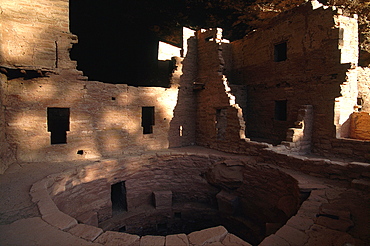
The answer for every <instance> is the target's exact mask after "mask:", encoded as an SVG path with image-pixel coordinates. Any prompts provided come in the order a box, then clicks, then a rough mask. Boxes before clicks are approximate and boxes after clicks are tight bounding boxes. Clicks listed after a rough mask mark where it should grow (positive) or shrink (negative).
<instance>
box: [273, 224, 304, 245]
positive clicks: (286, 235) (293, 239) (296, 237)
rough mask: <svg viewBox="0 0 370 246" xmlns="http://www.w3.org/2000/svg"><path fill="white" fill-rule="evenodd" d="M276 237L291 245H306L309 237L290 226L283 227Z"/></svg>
mask: <svg viewBox="0 0 370 246" xmlns="http://www.w3.org/2000/svg"><path fill="white" fill-rule="evenodd" d="M275 235H276V236H278V237H281V238H283V239H284V240H285V241H287V242H288V243H289V244H290V245H305V243H306V242H307V241H308V236H307V235H306V234H305V233H304V232H302V231H299V230H297V229H295V228H293V227H290V226H288V225H285V226H283V227H282V228H281V229H280V230H278V231H277V232H276V234H275Z"/></svg>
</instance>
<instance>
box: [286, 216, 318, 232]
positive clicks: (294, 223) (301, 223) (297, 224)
mask: <svg viewBox="0 0 370 246" xmlns="http://www.w3.org/2000/svg"><path fill="white" fill-rule="evenodd" d="M313 223H314V222H313V220H312V219H310V218H308V217H304V216H298V215H297V216H293V217H291V218H290V219H289V220H288V222H287V223H286V225H288V226H290V227H293V228H296V229H298V230H300V231H305V230H308V229H309V228H310V227H311V226H312V225H313Z"/></svg>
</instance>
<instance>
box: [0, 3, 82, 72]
mask: <svg viewBox="0 0 370 246" xmlns="http://www.w3.org/2000/svg"><path fill="white" fill-rule="evenodd" d="M68 4H69V2H68V1H67V0H55V1H54V0H19V1H13V0H4V1H2V2H1V23H0V25H1V28H0V40H2V42H1V46H0V64H1V65H2V66H6V67H22V68H32V69H55V68H69V67H74V66H75V63H73V62H71V61H70V60H69V53H68V49H70V48H71V42H75V39H76V37H75V36H73V35H72V34H71V33H70V32H69V15H68V12H69V8H68ZM5 40H7V41H5Z"/></svg>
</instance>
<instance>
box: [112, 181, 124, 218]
mask: <svg viewBox="0 0 370 246" xmlns="http://www.w3.org/2000/svg"><path fill="white" fill-rule="evenodd" d="M111 201H112V210H113V212H121V211H127V192H126V184H125V181H122V182H119V183H116V184H113V185H111Z"/></svg>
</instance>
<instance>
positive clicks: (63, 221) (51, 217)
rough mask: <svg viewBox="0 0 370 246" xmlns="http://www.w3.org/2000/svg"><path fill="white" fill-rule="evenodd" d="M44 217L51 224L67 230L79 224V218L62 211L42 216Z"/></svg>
mask: <svg viewBox="0 0 370 246" xmlns="http://www.w3.org/2000/svg"><path fill="white" fill-rule="evenodd" d="M42 219H43V220H45V221H46V222H47V223H49V224H50V225H52V226H55V227H57V228H59V229H60V230H67V229H69V228H71V227H73V226H75V225H77V220H75V219H74V218H72V217H71V216H69V215H67V214H65V213H62V212H60V211H58V212H56V213H52V214H48V215H46V216H42Z"/></svg>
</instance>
